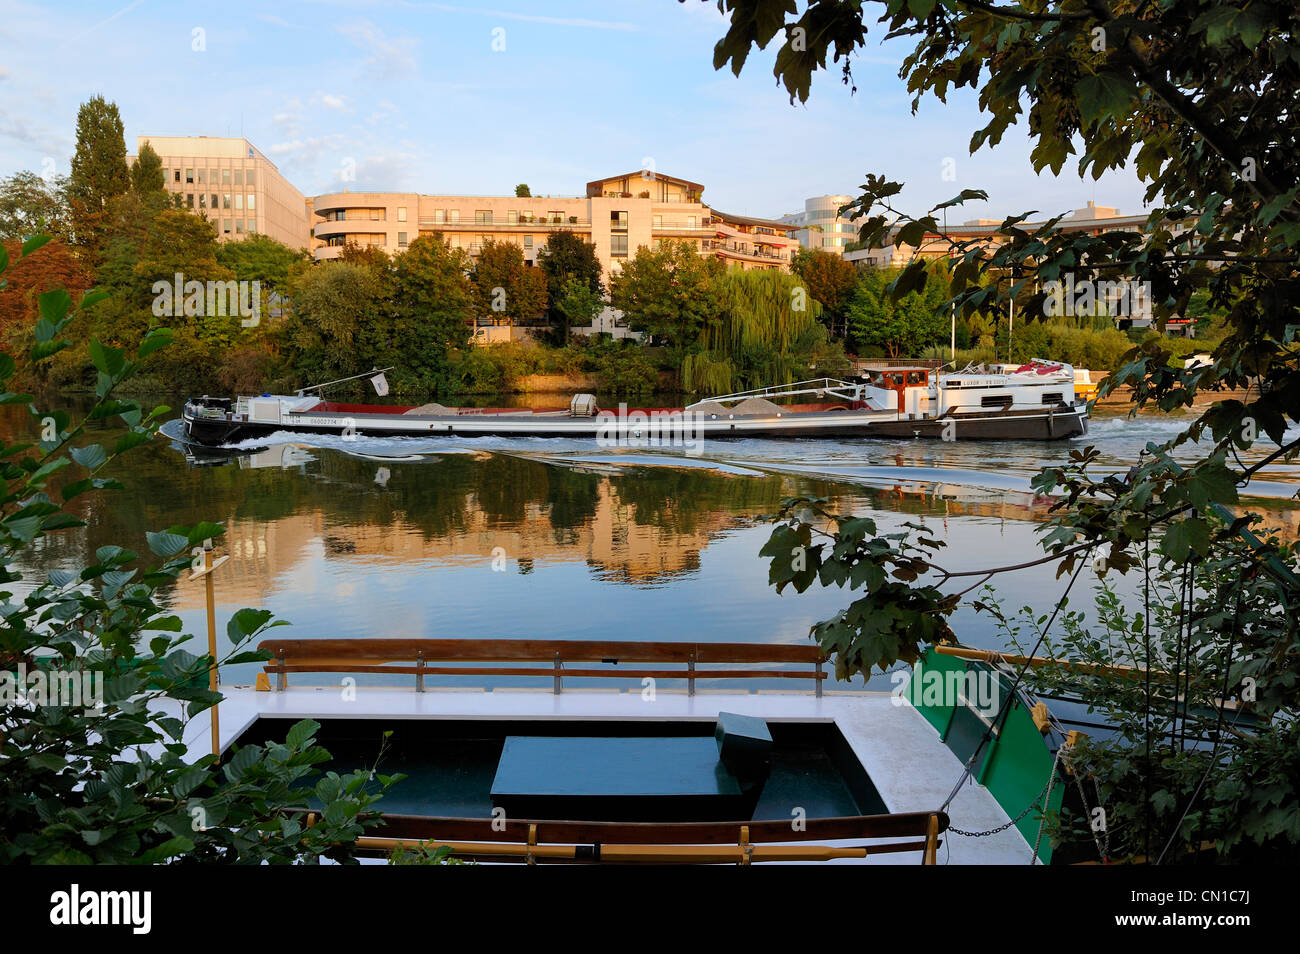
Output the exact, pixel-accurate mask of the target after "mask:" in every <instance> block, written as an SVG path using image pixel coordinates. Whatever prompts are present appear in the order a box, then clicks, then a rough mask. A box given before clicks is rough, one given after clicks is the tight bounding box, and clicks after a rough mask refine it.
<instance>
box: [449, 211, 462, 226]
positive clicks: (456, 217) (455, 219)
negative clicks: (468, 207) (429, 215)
mask: <svg viewBox="0 0 1300 954" xmlns="http://www.w3.org/2000/svg"><path fill="white" fill-rule="evenodd" d="M447 221H448V222H450V223H452V224H453V225H458V224H460V209H448V210H447Z"/></svg>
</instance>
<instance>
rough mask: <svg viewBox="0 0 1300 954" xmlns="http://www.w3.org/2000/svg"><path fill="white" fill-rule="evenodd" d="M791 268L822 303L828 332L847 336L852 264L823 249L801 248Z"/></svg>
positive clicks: (853, 275) (853, 285)
mask: <svg viewBox="0 0 1300 954" xmlns="http://www.w3.org/2000/svg"><path fill="white" fill-rule="evenodd" d="M790 271H791V272H793V273H794V274H796V275H798V276H799V277H800V278H801V279H803V282H804V285H805V286H807V288H808V294H810V295H811V296H812V297H813V298H814V299H815V300H816V301H818V302H820V303H821V306H822V320H823V321H824V322H825V323H826V327H827V328H828V329H829V330H830V332H831V333H832V334H838V335H839V336H840V337H842V338H847V337H848V327H847V321H846V320H845V315H846V311H847V309H848V305H849V300H850V299H851V298H852V297H853V292H854V290H855V289H856V287H857V284H858V270H857V269H856V268H855V267H854V266H853V263H852V262H846V261H845V260H844V257H843V256H842V255H836V254H834V253H832V252H827V251H826V250H825V249H820V248H814V249H808V248H801V249H800V250H799V251H798V252H796V253H795V256H794V258H793V260H791V262H790Z"/></svg>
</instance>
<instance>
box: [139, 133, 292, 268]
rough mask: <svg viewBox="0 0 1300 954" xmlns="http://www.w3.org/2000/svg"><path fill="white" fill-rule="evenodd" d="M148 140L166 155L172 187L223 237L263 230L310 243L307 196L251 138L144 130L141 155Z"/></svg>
mask: <svg viewBox="0 0 1300 954" xmlns="http://www.w3.org/2000/svg"><path fill="white" fill-rule="evenodd" d="M146 142H147V143H149V145H150V146H152V147H153V150H154V152H156V153H158V155H159V157H160V158H161V159H162V166H163V180H164V183H165V185H166V188H167V191H168V192H170V193H172V194H174V195H177V196H180V203H181V206H182V207H183V208H186V209H189V210H190V211H191V212H195V213H200V214H202V215H204V216H206V217H207V218H208V220H209V221H211V222H212V223H213V226H214V227H215V228H216V230H217V235H218V237H219V238H221V239H236V240H237V239H242V238H247V237H248V236H249V235H253V234H261V235H266V236H268V237H270V238H273V239H275V240H276V241H277V242H283V243H284V244H285V245H287V246H289V247H290V248H307V247H309V246H310V244H311V225H310V214H309V205H308V203H307V199H306V198H305V197H304V196H303V194H302V193H301V192H299V191H298V190H297V189H296V188H294V187H293V185H292V184H290V182H289V180H287V179H285V178H284V176H282V175H280V170H279V169H277V168H276V167H275V163H273V162H272V161H271V160H270V159H268V158H266V156H264V155H262V153H261V152H259V151H258V150H257V148H256V147H254V146H253V144H252V143H250V142H249V141H248V140H247V139H242V138H239V139H229V138H222V137H215V136H140V137H138V138H137V140H136V146H137V155H138V152H139V147H141V146H143V145H144V144H145V143H146ZM134 158H135V157H134V156H131V157H128V161H134Z"/></svg>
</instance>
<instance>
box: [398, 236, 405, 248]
mask: <svg viewBox="0 0 1300 954" xmlns="http://www.w3.org/2000/svg"><path fill="white" fill-rule="evenodd" d="M397 244H398V245H400V246H402V247H403V248H405V247H406V233H405V232H398V233H397Z"/></svg>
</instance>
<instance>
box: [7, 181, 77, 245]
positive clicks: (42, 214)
mask: <svg viewBox="0 0 1300 954" xmlns="http://www.w3.org/2000/svg"><path fill="white" fill-rule="evenodd" d="M67 188H68V180H67V179H66V178H64V177H62V176H60V177H57V178H52V179H43V178H42V177H40V176H38V175H36V173H34V172H15V173H14V174H13V175H11V176H8V177H6V178H4V179H0V239H20V240H21V239H25V238H27V237H28V236H30V235H35V234H37V233H38V232H43V233H45V234H48V235H56V236H59V237H61V238H63V237H66V236H67V234H68V230H69V222H68V196H67Z"/></svg>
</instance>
